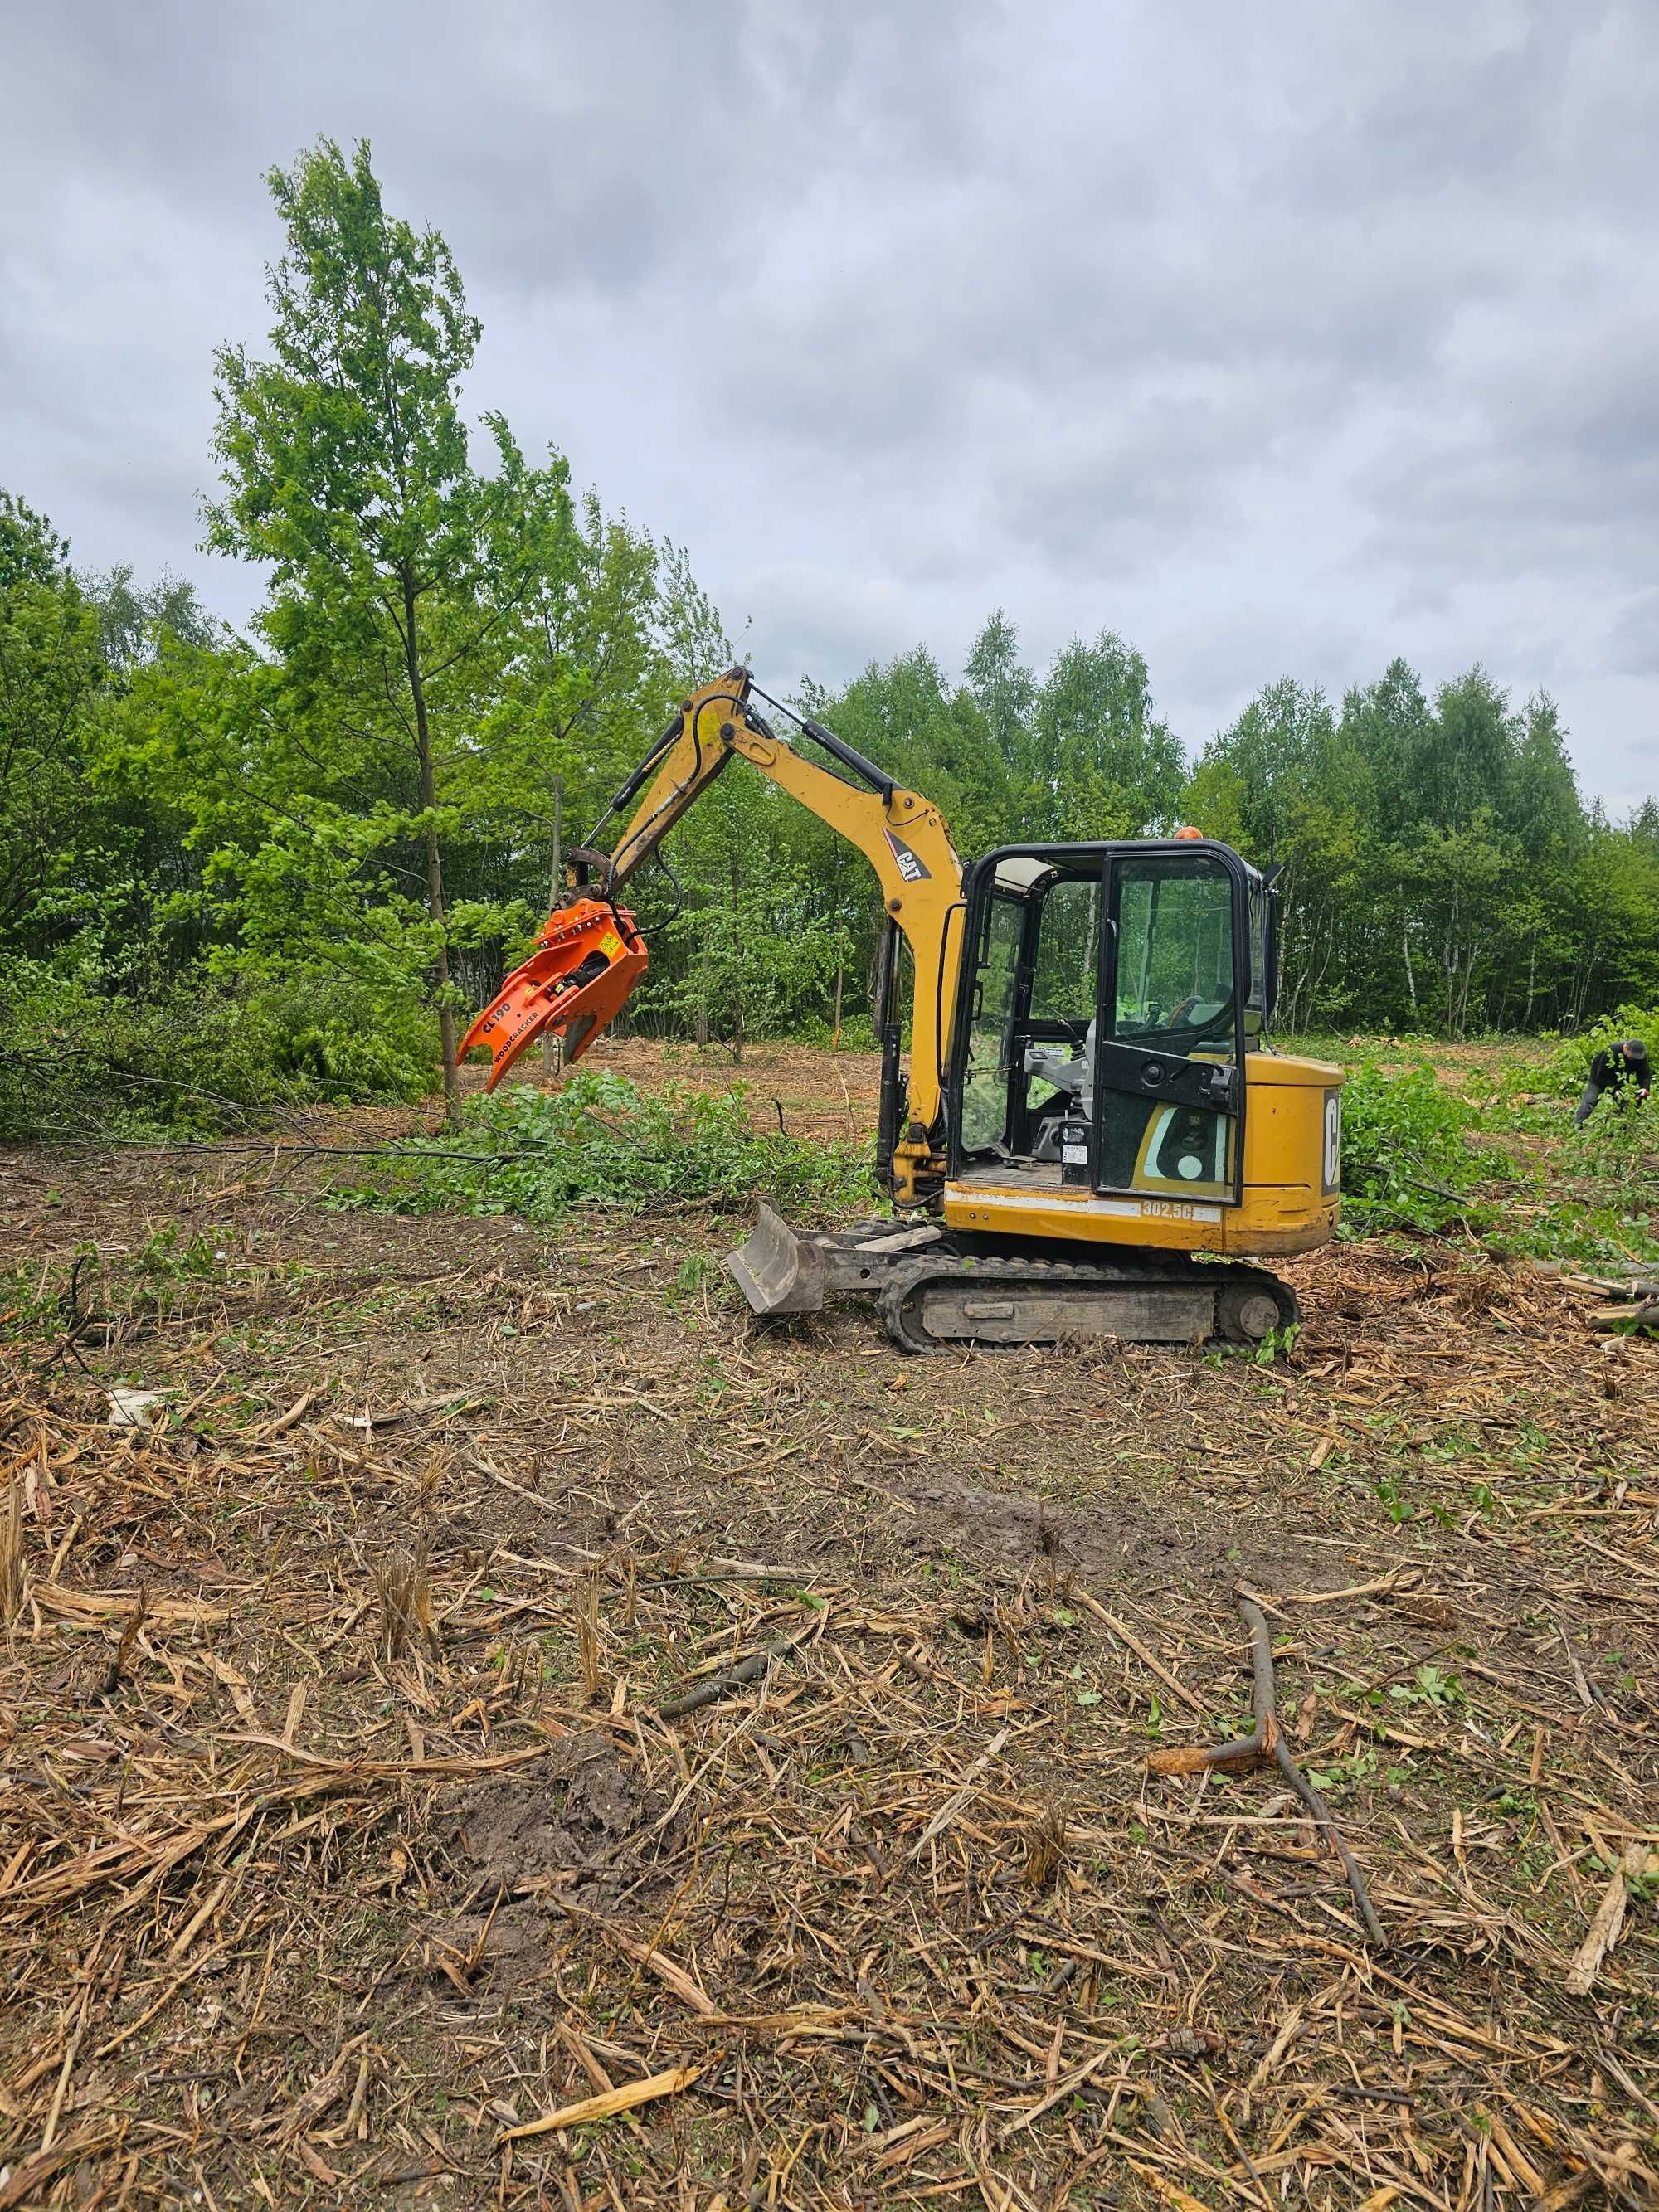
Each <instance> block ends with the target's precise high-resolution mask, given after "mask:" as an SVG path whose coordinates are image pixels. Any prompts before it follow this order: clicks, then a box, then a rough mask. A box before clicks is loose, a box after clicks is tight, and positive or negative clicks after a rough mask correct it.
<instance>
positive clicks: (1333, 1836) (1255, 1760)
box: [1146, 1592, 1389, 1949]
mask: <svg viewBox="0 0 1659 2212" xmlns="http://www.w3.org/2000/svg"><path fill="white" fill-rule="evenodd" d="M1237 1595H1238V1609H1239V1612H1240V1613H1242V1614H1243V1620H1244V1626H1246V1627H1247V1628H1248V1629H1249V1632H1250V1663H1251V1667H1252V1669H1253V1680H1252V1682H1251V1686H1250V1708H1251V1711H1253V1712H1254V1713H1255V1730H1254V1732H1253V1733H1252V1734H1251V1735H1247V1736H1242V1737H1240V1738H1239V1739H1238V1740H1237V1741H1235V1742H1232V1743H1219V1744H1216V1745H1214V1746H1212V1747H1211V1748H1210V1749H1209V1750H1200V1749H1198V1748H1196V1747H1194V1748H1191V1749H1177V1750H1171V1751H1155V1752H1153V1753H1152V1754H1151V1756H1150V1757H1149V1758H1148V1759H1147V1761H1146V1764H1147V1765H1148V1766H1149V1767H1150V1768H1151V1769H1152V1772H1153V1773H1154V1774H1199V1773H1202V1772H1204V1771H1206V1770H1207V1769H1209V1768H1210V1767H1212V1766H1219V1767H1247V1766H1260V1765H1265V1764H1266V1763H1267V1761H1268V1760H1269V1759H1271V1760H1272V1761H1273V1764H1274V1765H1276V1766H1277V1767H1278V1768H1279V1772H1280V1773H1281V1774H1282V1775H1283V1776H1284V1778H1285V1780H1286V1781H1287V1782H1288V1783H1289V1784H1290V1785H1291V1789H1292V1790H1295V1792H1296V1794H1297V1796H1298V1797H1299V1798H1300V1799H1301V1800H1302V1802H1303V1803H1304V1805H1305V1806H1306V1807H1307V1808H1308V1810H1309V1811H1310V1813H1311V1814H1313V1816H1314V1819H1315V1820H1316V1821H1317V1822H1318V1823H1319V1826H1320V1827H1321V1828H1322V1830H1323V1831H1324V1833H1325V1836H1326V1838H1327V1839H1328V1842H1329V1843H1330V1844H1331V1845H1332V1847H1333V1849H1334V1850H1335V1852H1336V1855H1337V1857H1339V1858H1340V1860H1341V1862H1342V1870H1343V1872H1344V1873H1345V1874H1346V1875H1347V1877H1348V1887H1349V1888H1350V1889H1351V1890H1352V1892H1353V1901H1354V1903H1355V1905H1357V1906H1358V1911H1359V1917H1360V1918H1361V1920H1363V1921H1364V1923H1365V1931H1366V1933H1367V1934H1368V1935H1369V1936H1370V1939H1371V1941H1372V1942H1373V1943H1375V1944H1376V1945H1377V1946H1378V1947H1379V1948H1383V1949H1386V1948H1387V1946H1388V1941H1389V1939H1388V1936H1387V1935H1386V1933H1385V1932H1384V1930H1383V1923H1382V1922H1381V1921H1380V1920H1379V1919H1378V1918H1377V1917H1376V1908H1375V1907H1374V1906H1373V1905H1372V1903H1371V1900H1370V1894H1369V1893H1368V1892H1367V1890H1366V1887H1365V1884H1364V1881H1363V1879H1362V1878H1361V1875H1360V1872H1359V1869H1358V1867H1357V1866H1356V1865H1355V1864H1354V1862H1353V1855H1352V1852H1351V1851H1350V1850H1349V1849H1348V1847H1347V1845H1346V1844H1345V1843H1344V1842H1343V1840H1342V1838H1341V1836H1340V1834H1339V1833H1338V1832H1337V1826H1336V1823H1335V1821H1334V1820H1333V1819H1332V1818H1331V1815H1330V1809H1329V1808H1328V1806H1327V1805H1326V1803H1325V1801H1324V1799H1323V1798H1322V1796H1320V1794H1319V1792H1318V1791H1317V1790H1316V1789H1315V1788H1314V1786H1313V1784H1312V1783H1311V1782H1310V1781H1309V1780H1308V1778H1307V1777H1306V1776H1305V1775H1304V1773H1303V1771H1302V1770H1301V1768H1300V1767H1299V1766H1298V1765H1297V1763H1296V1760H1295V1759H1293V1758H1292V1757H1291V1750H1290V1747H1289V1745H1288V1744H1287V1743H1286V1742H1285V1738H1284V1735H1283V1734H1282V1732H1281V1730H1280V1729H1279V1716H1278V1712H1277V1710H1276V1707H1275V1700H1274V1685H1273V1639H1272V1637H1271V1634H1270V1632H1269V1631H1268V1627H1267V1615H1266V1614H1265V1613H1263V1612H1262V1610H1261V1607H1260V1606H1259V1605H1258V1604H1257V1603H1256V1602H1255V1599H1254V1598H1252V1597H1248V1596H1246V1595H1243V1592H1240V1593H1238V1594H1237Z"/></svg>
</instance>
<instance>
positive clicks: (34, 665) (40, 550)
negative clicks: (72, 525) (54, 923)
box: [0, 491, 104, 940]
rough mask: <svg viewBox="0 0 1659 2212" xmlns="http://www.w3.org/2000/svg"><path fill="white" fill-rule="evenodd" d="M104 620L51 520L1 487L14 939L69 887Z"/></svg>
mask: <svg viewBox="0 0 1659 2212" xmlns="http://www.w3.org/2000/svg"><path fill="white" fill-rule="evenodd" d="M103 672H104V670H103V661H102V659H101V656H100V651H99V636H98V616H97V612H96V610H95V609H94V607H92V606H91V605H88V601H87V599H86V596H85V594H84V593H83V592H82V589H81V586H80V585H79V584H78V583H77V582H76V579H75V576H74V574H72V572H71V570H70V565H69V546H68V544H67V542H66V541H65V540H64V539H63V538H59V537H58V533H57V532H56V531H54V530H53V528H52V525H51V524H50V523H49V522H48V521H47V520H46V518H45V516H43V515H40V514H37V513H35V511H34V510H33V507H30V506H28V504H27V502H26V501H23V500H21V499H19V498H17V497H15V495H13V494H11V493H9V492H6V491H0V931H3V932H4V933H7V934H9V935H10V936H11V937H12V938H13V939H15V940H16V939H20V938H21V934H22V933H24V932H25V931H26V929H27V927H28V926H29V925H31V924H32V923H38V922H39V921H40V920H41V918H42V917H41V908H42V905H43V902H46V900H47V899H48V897H49V896H52V894H54V893H58V894H61V893H62V892H63V891H64V890H66V889H68V888H70V886H72V885H73V884H74V882H75V880H76V874H77V870H76V848H77V844H78V839H77V837H76V825H77V823H78V822H79V821H80V820H81V818H82V816H83V814H84V811H85V809H86V805H87V785H86V751H87V718H88V709H89V707H90V705H91V702H92V701H93V699H94V696H95V693H96V690H97V687H98V685H99V684H100V682H101V680H102V678H103Z"/></svg>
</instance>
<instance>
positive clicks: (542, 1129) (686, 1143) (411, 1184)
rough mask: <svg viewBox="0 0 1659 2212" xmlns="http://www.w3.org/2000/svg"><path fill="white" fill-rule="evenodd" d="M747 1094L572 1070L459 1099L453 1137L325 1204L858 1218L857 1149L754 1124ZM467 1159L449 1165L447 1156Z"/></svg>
mask: <svg viewBox="0 0 1659 2212" xmlns="http://www.w3.org/2000/svg"><path fill="white" fill-rule="evenodd" d="M747 1097H748V1093H747V1089H746V1086H745V1085H741V1084H733V1085H732V1087H731V1089H730V1090H729V1091H726V1092H723V1093H719V1094H714V1093H710V1092H708V1091H696V1090H692V1089H689V1088H687V1087H686V1086H685V1085H680V1084H665V1085H663V1087H662V1088H661V1089H660V1090H659V1091H653V1092H651V1093H646V1092H643V1091H641V1090H640V1089H639V1088H638V1086H637V1085H635V1084H633V1083H630V1082H629V1081H628V1080H627V1079H626V1078H625V1077H623V1076H619V1075H611V1074H608V1073H596V1072H590V1071H587V1070H586V1069H584V1070H580V1071H579V1072H578V1073H575V1074H574V1075H573V1076H571V1078H570V1079H569V1080H568V1082H567V1083H566V1084H564V1085H562V1088H560V1089H559V1090H556V1091H542V1090H539V1089H538V1088H536V1087H534V1086H533V1085H529V1084H520V1085H514V1086H513V1087H512V1088H510V1089H508V1090H505V1091H497V1092H496V1093H495V1095H494V1096H493V1097H483V1098H472V1099H470V1100H468V1102H467V1103H466V1105H465V1109H464V1118H463V1123H462V1127H461V1129H460V1131H459V1134H458V1133H455V1132H453V1131H451V1132H450V1133H448V1134H447V1135H446V1136H444V1137H441V1138H434V1139H429V1140H415V1141H412V1142H410V1143H409V1144H407V1145H404V1146H398V1150H397V1152H395V1153H392V1152H388V1153H387V1154H386V1156H385V1158H384V1164H381V1165H379V1166H377V1169H376V1170H375V1172H374V1176H373V1178H372V1180H371V1181H369V1182H366V1183H362V1184H358V1185H355V1186H338V1187H337V1188H336V1189H335V1191H334V1192H333V1194H332V1197H333V1202H334V1203H335V1204H337V1205H345V1206H352V1205H356V1206H384V1207H386V1208H387V1209H389V1210H392V1211H394V1212H411V1213H426V1212H445V1211H453V1212H467V1213H519V1214H522V1215H524V1216H525V1218H526V1219H528V1220H532V1221H553V1220H556V1219H557V1218H559V1217H560V1215H562V1214H563V1213H564V1212H568V1209H569V1208H571V1207H572V1206H614V1207H616V1208H617V1209H618V1210H619V1211H620V1212H625V1213H646V1212H658V1211H668V1210H671V1209H673V1208H675V1207H678V1206H691V1205H696V1204H698V1203H700V1202H703V1201H712V1202H713V1203H714V1204H715V1205H716V1206H723V1207H726V1208H729V1209H731V1210H733V1211H746V1210H747V1209H748V1207H749V1206H751V1205H752V1204H753V1202H754V1200H756V1199H757V1197H768V1198H770V1199H772V1200H775V1202H776V1203H777V1204H778V1205H779V1206H781V1207H782V1208H784V1209H785V1210H786V1211H787V1212H790V1213H792V1214H793V1215H794V1216H795V1217H796V1218H817V1219H832V1218H837V1217H840V1216H844V1215H846V1214H848V1213H849V1212H858V1211H860V1210H867V1209H868V1207H869V1205H870V1203H871V1200H872V1195H873V1189H874V1182H873V1176H872V1165H871V1160H870V1157H869V1155H868V1153H867V1152H864V1151H862V1150H858V1149H855V1148H854V1146H850V1145H846V1144H837V1143H832V1142H825V1141H823V1140H820V1139H805V1138H800V1137H791V1136H787V1135H785V1134H784V1133H782V1132H781V1131H773V1130H764V1129H762V1130H757V1129H756V1128H755V1127H753V1126H752V1124H751V1122H750V1117H749V1111H748V1107H747ZM458 1152H459V1153H461V1154H463V1155H465V1157H462V1158H455V1157H453V1155H455V1154H456V1153H458Z"/></svg>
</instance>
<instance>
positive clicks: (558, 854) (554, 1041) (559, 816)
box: [542, 775, 564, 1082]
mask: <svg viewBox="0 0 1659 2212" xmlns="http://www.w3.org/2000/svg"><path fill="white" fill-rule="evenodd" d="M563 844H564V778H563V777H562V775H556V776H555V777H554V779H553V873H552V877H551V879H550V884H549V887H548V893H547V903H548V908H549V910H550V911H551V909H552V908H555V907H556V906H557V905H558V903H559V895H560V893H561V892H562V890H563V889H564V854H563V850H562V848H563ZM563 1057H564V1039H563V1038H562V1036H556V1035H555V1034H554V1032H553V1031H552V1030H548V1032H547V1034H546V1035H545V1036H544V1037H543V1039H542V1073H543V1074H544V1076H545V1077H546V1078H547V1079H548V1081H549V1082H551V1081H552V1080H553V1078H554V1077H555V1076H556V1074H557V1073H558V1072H559V1066H560V1063H561V1061H562V1060H563Z"/></svg>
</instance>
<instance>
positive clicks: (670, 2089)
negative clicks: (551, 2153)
mask: <svg viewBox="0 0 1659 2212" xmlns="http://www.w3.org/2000/svg"><path fill="white" fill-rule="evenodd" d="M702 2070H703V2069H702V2067H701V2066H671V2067H669V2068H667V2069H665V2071H664V2072H663V2073H661V2074H650V2075H647V2076H646V2078H645V2080H644V2081H624V2082H623V2085H622V2087H620V2088H618V2089H607V2090H605V2091H604V2092H603V2093H601V2094H600V2095H599V2096H597V2097H583V2098H581V2099H580V2100H579V2101H578V2102H577V2103H575V2104H574V2105H561V2106H560V2107H559V2109H558V2111H557V2112H544V2114H543V2115H542V2117H541V2118H540V2119H538V2120H526V2122H525V2124H524V2125H523V2126H522V2127H517V2128H505V2129H503V2130H502V2131H501V2135H500V2136H498V2137H497V2138H496V2140H497V2141H498V2142H504V2143H510V2142H523V2141H524V2140H525V2138H526V2136H545V2135H551V2134H552V2133H553V2131H554V2130H555V2129H556V2128H577V2127H580V2126H581V2124H583V2122H584V2121H586V2120H608V2119H609V2118H611V2115H612V2114H613V2113H616V2112H632V2111H633V2110H634V2108H635V2106H636V2105H648V2104H650V2103H651V2101H652V2100H653V2098H657V2097H671V2096H673V2095H674V2094H675V2093H677V2092H678V2091H679V2090H681V2089H685V2088H689V2087H690V2085H691V2083H692V2082H693V2081H696V2078H697V2076H698V2075H700V2074H701V2073H702Z"/></svg>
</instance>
